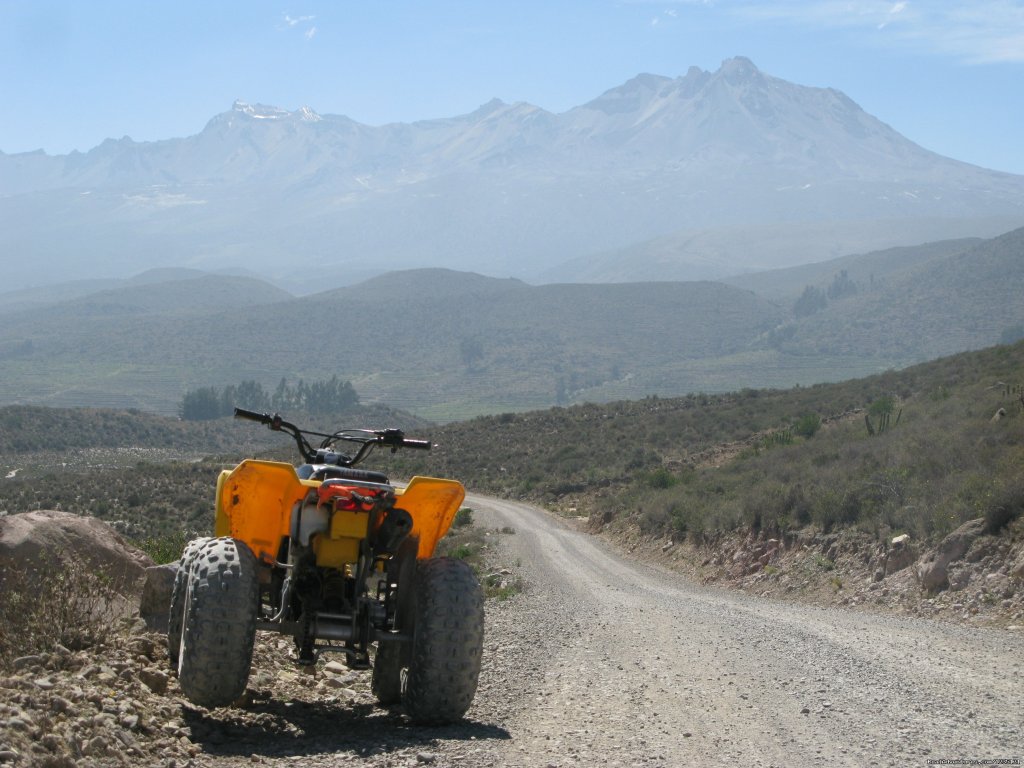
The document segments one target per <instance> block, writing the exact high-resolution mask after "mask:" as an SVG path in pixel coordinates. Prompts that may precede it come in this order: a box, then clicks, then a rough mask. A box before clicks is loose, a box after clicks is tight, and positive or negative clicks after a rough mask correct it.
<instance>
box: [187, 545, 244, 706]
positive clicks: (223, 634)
mask: <svg viewBox="0 0 1024 768" xmlns="http://www.w3.org/2000/svg"><path fill="white" fill-rule="evenodd" d="M258 610H259V579H258V574H257V563H256V557H255V556H254V555H253V553H252V550H251V549H249V547H248V546H247V545H246V544H245V543H244V542H241V541H238V540H237V539H231V538H219V539H211V540H210V541H209V542H207V543H206V544H205V545H204V546H203V547H202V548H201V549H200V550H199V552H198V554H197V555H196V558H195V562H194V564H193V566H192V568H191V569H190V575H189V579H188V587H187V590H186V599H185V610H184V625H183V629H182V633H181V645H180V649H179V652H178V683H179V685H180V686H181V690H182V692H183V693H184V694H185V696H187V697H188V699H189V701H191V702H192V703H193V704H198V705H200V706H204V707H222V706H226V705H228V704H230V703H231V702H233V701H235V699H237V698H238V697H239V696H241V695H242V693H243V692H244V691H245V686H246V683H248V681H249V669H250V667H251V666H252V648H253V642H254V640H255V638H256V614H257V612H258Z"/></svg>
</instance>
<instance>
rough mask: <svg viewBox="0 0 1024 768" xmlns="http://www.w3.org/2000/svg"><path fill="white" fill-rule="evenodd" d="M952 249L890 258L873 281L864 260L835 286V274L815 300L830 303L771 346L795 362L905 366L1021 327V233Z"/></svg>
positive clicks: (783, 331) (782, 331)
mask: <svg viewBox="0 0 1024 768" xmlns="http://www.w3.org/2000/svg"><path fill="white" fill-rule="evenodd" d="M951 245H952V247H949V248H946V247H943V246H938V247H935V248H932V249H930V250H931V256H930V258H927V259H921V260H920V261H917V260H916V259H915V258H914V257H915V256H916V255H918V254H919V253H920V251H918V250H914V249H912V250H910V251H901V252H900V253H898V254H892V255H890V258H888V259H886V262H887V263H888V265H890V271H889V272H888V274H886V273H885V272H881V273H880V274H875V273H874V271H873V268H874V264H875V263H876V261H877V260H876V259H873V258H866V257H865V258H863V259H861V260H859V261H858V262H856V267H855V269H854V272H853V273H849V272H848V273H847V279H842V280H840V282H836V281H837V278H839V277H840V273H841V270H838V269H837V270H836V271H835V272H833V274H832V277H831V279H830V280H829V281H828V283H827V284H826V283H825V281H822V282H821V283H820V284H819V290H820V292H821V293H822V295H827V294H828V293H829V292H830V291H832V292H833V293H835V294H836V296H835V298H833V299H831V300H829V301H828V304H827V306H825V307H824V308H823V309H821V310H820V311H815V312H811V313H809V314H806V315H804V316H802V317H797V318H796V319H794V320H792V321H790V322H788V323H786V324H784V325H782V326H780V327H779V328H777V329H776V330H775V331H774V332H773V335H772V339H771V340H770V341H771V343H772V344H773V345H775V346H776V347H777V348H778V349H780V351H783V352H788V353H792V354H797V355H800V354H803V355H821V354H828V355H837V356H846V355H853V356H859V355H865V354H871V353H874V354H877V355H879V356H882V357H889V358H895V359H902V360H906V361H907V362H912V361H923V360H928V359H930V358H934V357H938V356H940V355H944V354H948V353H949V352H951V351H955V350H957V349H972V348H978V347H981V346H984V345H985V344H986V343H992V342H995V341H999V340H1000V339H1003V338H1006V336H1007V334H1013V333H1014V329H1015V328H1020V327H1021V326H1022V325H1024V302H1022V301H1021V300H1020V297H1021V296H1022V295H1024V293H1022V292H1024V272H1022V270H1021V269H1020V264H1021V263H1022V262H1021V259H1022V257H1024V229H1018V230H1014V231H1013V232H1009V233H1007V234H1005V235H1002V236H1000V237H997V238H993V239H991V240H986V241H983V242H981V243H976V244H966V243H965V244H963V245H958V244H956V243H953V244H951ZM883 256H884V255H883ZM837 266H839V265H837ZM892 267H895V268H892ZM865 272H868V275H867V277H866V279H865V277H864V273H865ZM854 274H855V275H857V277H854V276H853V275H854ZM811 285H813V283H812V284H811ZM1018 338H1019V336H1018Z"/></svg>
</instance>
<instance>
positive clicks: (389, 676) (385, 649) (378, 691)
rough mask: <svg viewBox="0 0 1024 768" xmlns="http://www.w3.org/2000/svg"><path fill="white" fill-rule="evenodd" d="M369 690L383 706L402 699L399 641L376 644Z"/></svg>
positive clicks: (400, 649)
mask: <svg viewBox="0 0 1024 768" xmlns="http://www.w3.org/2000/svg"><path fill="white" fill-rule="evenodd" d="M370 690H371V691H372V692H373V695H374V696H375V697H376V698H377V701H378V702H380V704H381V706H384V707H388V706H391V705H392V704H397V703H398V702H400V701H401V700H402V648H401V645H400V644H399V643H381V644H379V645H378V646H377V654H376V655H375V656H374V657H373V675H372V676H371V678H370Z"/></svg>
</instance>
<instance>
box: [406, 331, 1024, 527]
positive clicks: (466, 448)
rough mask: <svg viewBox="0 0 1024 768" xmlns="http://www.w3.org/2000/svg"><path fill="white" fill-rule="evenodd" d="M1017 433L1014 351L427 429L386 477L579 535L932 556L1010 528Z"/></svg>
mask: <svg viewBox="0 0 1024 768" xmlns="http://www.w3.org/2000/svg"><path fill="white" fill-rule="evenodd" d="M997 411H1000V413H999V414H998V415H996V414H997ZM885 413H888V414H889V417H888V419H889V421H888V427H889V428H888V429H884V428H883V425H882V415H883V414H885ZM994 416H995V418H994ZM866 419H869V420H870V422H871V424H872V430H873V432H874V433H873V434H872V432H871V431H869V429H868V426H867V423H866ZM1022 425H1024V342H1020V343H1017V344H1016V345H1014V346H999V347H993V348H989V349H985V350H982V351H979V352H971V353H965V354H961V355H957V356H954V357H948V358H943V359H939V360H935V361H933V362H929V363H925V364H922V365H917V366H914V367H911V368H908V369H906V370H903V371H898V372H896V371H890V372H887V373H885V374H881V375H877V376H872V377H868V378H865V379H859V380H854V381H848V382H843V383H838V384H823V385H817V386H814V387H809V388H796V389H791V390H745V391H743V392H738V393H732V394H728V395H719V396H703V395H702V396H690V397H686V398H675V399H659V398H647V399H644V400H639V401H632V402H618V403H610V404H608V405H603V406H602V405H592V404H588V405H579V406H573V407H571V408H556V409H553V410H548V411H540V412H532V413H525V414H504V415H500V416H490V417H482V418H478V419H473V420H471V421H467V422H461V423H455V424H448V425H445V426H442V427H438V428H437V429H436V430H435V432H434V434H433V436H432V439H433V440H434V441H435V442H437V443H438V447H437V449H436V450H435V451H434V452H433V453H432V454H431V456H430V457H429V459H428V458H426V457H418V456H410V455H405V456H403V457H401V459H400V461H399V466H400V467H401V468H402V470H403V471H405V472H407V473H418V472H425V471H428V467H429V471H430V472H431V473H438V472H440V473H441V474H442V475H445V476H448V475H451V476H455V477H460V478H462V479H463V480H464V481H465V482H466V483H467V484H468V485H469V486H470V487H472V488H475V489H478V490H480V491H481V492H485V493H492V494H497V495H502V496H509V497H513V498H527V499H532V500H536V501H540V502H543V503H545V504H546V505H548V506H550V507H553V508H556V509H559V510H561V511H563V512H567V513H571V514H573V515H583V516H589V518H590V521H591V526H592V528H593V529H594V530H600V529H602V528H603V527H605V526H611V527H612V528H613V529H621V528H623V527H624V526H627V525H632V526H636V527H638V528H639V529H641V530H642V531H644V532H646V533H647V534H648V535H651V536H659V537H663V536H668V537H670V538H672V539H674V540H683V539H687V538H692V539H693V540H694V541H696V542H702V541H704V540H705V538H710V539H714V538H715V537H717V536H721V535H723V534H726V533H728V532H731V531H734V530H754V531H761V530H764V531H767V532H775V533H777V534H787V533H791V532H794V531H797V530H799V529H801V528H803V527H804V526H807V525H813V526H815V527H816V528H817V529H818V530H823V531H825V532H828V531H833V530H836V531H839V530H845V529H848V528H851V527H855V528H856V529H857V530H859V531H863V532H866V533H869V534H871V535H872V536H875V537H877V539H878V540H885V539H886V537H891V536H894V535H896V534H898V533H909V534H910V535H911V536H912V537H913V538H914V540H915V541H918V542H934V541H937V540H938V539H939V538H941V537H942V536H944V535H946V534H947V533H949V532H950V531H952V530H953V529H954V528H956V527H957V526H958V525H960V524H961V523H963V522H965V521H967V520H970V519H974V518H978V517H986V518H987V519H989V520H996V521H998V520H1004V519H1011V518H1013V517H1016V516H1020V515H1021V514H1024V484H1022V482H1021V478H1020V473H1019V468H1020V462H1021V461H1022V460H1024V432H1022V429H1021V427H1022Z"/></svg>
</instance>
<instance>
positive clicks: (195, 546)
mask: <svg viewBox="0 0 1024 768" xmlns="http://www.w3.org/2000/svg"><path fill="white" fill-rule="evenodd" d="M209 540H210V537H209V536H204V537H202V538H199V539H192V541H190V542H189V543H188V544H186V545H185V551H184V552H182V554H181V559H180V560H179V561H178V572H177V573H175V574H174V589H173V590H171V610H170V614H169V615H168V618H167V657H168V659H169V660H170V663H171V669H172V670H174V672H177V671H178V650H179V649H180V647H181V626H182V624H183V622H184V617H185V592H186V590H187V589H188V574H189V571H190V570H192V564H193V563H194V562H195V559H196V555H197V554H199V550H200V549H201V548H202V546H203V545H204V544H205V543H206V542H208V541H209Z"/></svg>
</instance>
